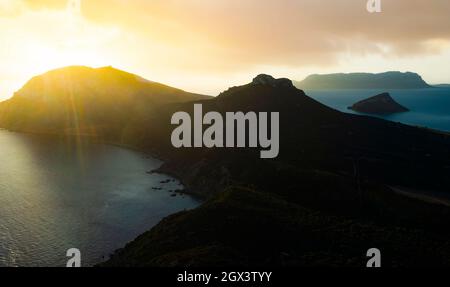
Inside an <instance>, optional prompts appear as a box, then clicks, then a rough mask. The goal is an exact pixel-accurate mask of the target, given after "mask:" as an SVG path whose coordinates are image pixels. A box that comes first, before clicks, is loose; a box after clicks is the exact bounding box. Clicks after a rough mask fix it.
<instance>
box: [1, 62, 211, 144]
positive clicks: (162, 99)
mask: <svg viewBox="0 0 450 287" xmlns="http://www.w3.org/2000/svg"><path fill="white" fill-rule="evenodd" d="M204 98H206V97H205V96H202V95H196V94H191V93H187V92H185V91H182V90H179V89H175V88H172V87H169V86H166V85H163V84H159V83H155V82H151V81H148V80H145V79H143V78H141V77H138V76H136V75H133V74H130V73H127V72H123V71H120V70H117V69H114V68H112V67H104V68H98V69H93V68H89V67H81V66H74V67H66V68H62V69H57V70H53V71H50V72H47V73H45V74H43V75H39V76H36V77H34V78H33V79H31V80H30V81H29V82H28V83H26V84H25V85H24V86H23V87H22V88H21V89H20V90H19V91H18V92H16V93H15V94H14V96H13V97H12V98H11V99H9V100H7V101H4V102H2V103H0V127H2V128H7V129H10V130H16V131H26V132H35V133H50V134H82V135H88V136H97V137H104V138H107V139H111V140H113V139H118V138H121V137H122V136H123V135H124V134H126V133H127V130H129V129H133V128H134V127H135V126H140V125H142V124H143V122H144V121H148V120H151V119H152V118H153V117H154V116H155V113H156V112H157V111H158V107H159V106H161V105H165V104H168V103H174V102H187V101H192V100H198V99H204Z"/></svg>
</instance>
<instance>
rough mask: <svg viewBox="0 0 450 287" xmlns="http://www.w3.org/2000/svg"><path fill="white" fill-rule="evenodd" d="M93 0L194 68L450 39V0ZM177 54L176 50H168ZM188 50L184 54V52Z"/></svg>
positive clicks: (106, 17)
mask: <svg viewBox="0 0 450 287" xmlns="http://www.w3.org/2000/svg"><path fill="white" fill-rule="evenodd" d="M365 4H366V1H365V0H339V1H335V0H267V1H260V0H245V1H241V0H215V1H202V0H152V1H140V0H135V1H123V0H96V1H94V0H92V1H86V3H85V5H84V11H85V15H86V16H87V17H88V18H89V19H91V20H93V21H99V22H109V23H112V24H115V25H123V26H126V27H128V28H129V29H130V30H132V31H134V32H136V33H139V34H141V35H142V37H143V38H145V37H147V38H151V40H153V41H154V42H158V43H159V44H162V45H164V44H165V45H167V46H169V47H170V46H172V47H173V46H174V45H176V46H184V47H185V49H186V51H189V53H190V54H191V57H190V58H191V61H186V60H183V59H181V58H180V57H177V55H179V53H178V51H177V53H178V54H177V55H170V57H171V58H172V59H174V58H173V57H172V56H174V57H175V58H180V59H179V60H180V61H181V62H184V63H185V64H186V65H190V66H193V67H199V66H203V67H208V68H210V67H211V66H215V67H217V68H223V69H228V68H229V69H232V68H238V67H240V66H244V65H291V66H294V65H300V64H303V65H305V64H306V65H307V64H314V65H317V64H322V65H327V64H333V63H334V61H335V59H336V55H337V54H339V53H342V52H348V51H351V52H354V53H357V54H362V55H363V54H366V53H371V54H380V55H386V56H399V57H402V56H405V55H409V54H412V55H420V54H427V53H438V52H439V47H438V46H436V45H432V46H430V45H429V43H430V42H433V41H434V42H436V41H438V40H439V41H442V42H445V41H449V40H450V17H448V15H449V13H450V1H448V0H431V1H422V0H395V1H388V0H384V1H383V12H382V13H380V14H369V13H368V12H367V11H366V5H365ZM168 52H170V49H169V50H168ZM184 56H185V55H183V57H184Z"/></svg>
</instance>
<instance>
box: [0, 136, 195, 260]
mask: <svg viewBox="0 0 450 287" xmlns="http://www.w3.org/2000/svg"><path fill="white" fill-rule="evenodd" d="M0 160H1V161H0V266H65V264H66V261H67V258H66V257H65V256H66V251H67V250H68V249H70V248H78V249H80V251H81V253H82V264H83V265H84V266H90V265H93V264H95V263H98V262H100V261H102V260H103V259H104V258H103V257H104V256H105V257H107V256H108V255H109V254H111V253H112V251H114V250H115V249H117V248H121V247H123V246H124V245H125V244H126V243H127V242H129V241H131V240H133V239H134V238H135V237H136V236H138V235H139V234H141V233H143V232H144V231H146V230H148V229H149V228H151V227H152V226H154V225H155V224H157V223H158V222H159V221H160V220H161V219H162V218H163V217H165V216H168V215H170V214H172V213H175V212H178V211H180V210H183V209H191V208H195V207H196V206H198V204H199V202H198V201H196V200H194V199H192V198H190V197H187V196H186V197H185V196H177V197H171V193H170V192H169V191H170V190H175V189H179V188H180V187H181V184H180V183H179V182H176V181H171V182H170V183H161V181H165V180H167V179H170V180H173V179H172V178H170V177H168V176H164V175H157V174H154V175H149V174H147V173H146V171H149V170H153V169H155V168H157V167H159V166H160V165H161V162H160V161H158V160H155V159H152V158H148V157H146V156H145V155H143V154H140V153H137V152H133V151H130V150H126V149H122V148H117V147H112V146H106V145H97V144H83V145H82V146H78V147H77V148H75V147H74V146H72V145H68V144H67V143H64V142H59V141H56V140H48V139H47V140H45V139H40V138H37V137H35V136H30V135H24V134H17V133H11V132H7V131H4V130H0ZM153 188H162V189H161V190H155V189H153Z"/></svg>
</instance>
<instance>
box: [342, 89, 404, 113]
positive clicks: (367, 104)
mask: <svg viewBox="0 0 450 287" xmlns="http://www.w3.org/2000/svg"><path fill="white" fill-rule="evenodd" d="M348 109H349V110H353V111H355V112H360V113H367V114H383V115H387V114H395V113H404V112H409V109H407V108H405V107H404V106H402V105H400V104H399V103H397V102H396V101H395V100H394V99H393V98H392V97H391V95H390V94H389V93H382V94H379V95H376V96H374V97H371V98H368V99H366V100H363V101H360V102H357V103H356V104H354V105H353V106H351V107H348Z"/></svg>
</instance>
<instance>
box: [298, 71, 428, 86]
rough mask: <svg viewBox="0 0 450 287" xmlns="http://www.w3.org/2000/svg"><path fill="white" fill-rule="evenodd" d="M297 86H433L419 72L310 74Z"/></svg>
mask: <svg viewBox="0 0 450 287" xmlns="http://www.w3.org/2000/svg"><path fill="white" fill-rule="evenodd" d="M295 85H296V87H298V88H299V89H304V90H335V89H336V90H338V89H427V88H431V86H430V85H428V84H427V83H426V82H425V81H424V80H423V79H422V77H421V76H420V75H419V74H416V73H411V72H406V73H402V72H397V71H395V72H386V73H379V74H370V73H350V74H343V73H340V74H327V75H310V76H308V77H306V79H304V80H303V81H301V82H297V83H296V84H295Z"/></svg>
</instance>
